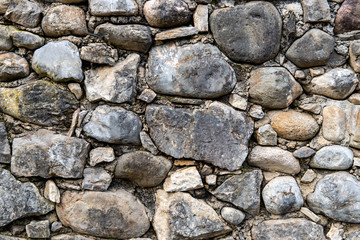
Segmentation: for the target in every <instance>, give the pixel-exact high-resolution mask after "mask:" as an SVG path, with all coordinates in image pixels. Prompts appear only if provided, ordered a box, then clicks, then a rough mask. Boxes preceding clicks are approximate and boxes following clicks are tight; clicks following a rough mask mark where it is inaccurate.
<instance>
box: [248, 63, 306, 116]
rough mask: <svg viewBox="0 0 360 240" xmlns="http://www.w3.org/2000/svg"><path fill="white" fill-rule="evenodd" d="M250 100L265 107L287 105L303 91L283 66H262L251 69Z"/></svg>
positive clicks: (277, 107) (284, 106)
mask: <svg viewBox="0 0 360 240" xmlns="http://www.w3.org/2000/svg"><path fill="white" fill-rule="evenodd" d="M249 84H250V89H249V94H250V101H251V102H254V103H257V104H260V105H261V106H263V107H266V108H272V109H279V108H286V107H288V106H289V105H290V104H291V103H292V102H293V101H294V100H295V99H296V98H297V97H299V96H300V95H301V93H302V92H303V90H302V87H301V85H300V84H299V83H298V82H297V81H296V80H295V79H294V77H293V76H292V75H291V74H290V73H289V72H288V71H287V70H286V69H285V68H283V67H264V68H258V69H256V70H253V71H251V76H250V78H249Z"/></svg>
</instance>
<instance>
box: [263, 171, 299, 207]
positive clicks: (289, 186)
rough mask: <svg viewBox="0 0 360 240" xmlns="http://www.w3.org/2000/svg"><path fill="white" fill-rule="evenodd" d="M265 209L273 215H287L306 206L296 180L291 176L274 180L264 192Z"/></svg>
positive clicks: (267, 185)
mask: <svg viewBox="0 0 360 240" xmlns="http://www.w3.org/2000/svg"><path fill="white" fill-rule="evenodd" d="M262 198H263V201H264V204H265V208H266V210H267V211H268V212H270V213H272V214H285V213H289V212H294V211H298V210H300V208H301V207H302V206H303V204H304V199H303V198H302V196H301V191H300V188H299V186H298V185H297V183H296V181H295V179H294V178H293V177H290V176H284V177H277V178H274V179H272V180H271V181H270V182H268V184H266V186H265V187H264V189H263V191H262Z"/></svg>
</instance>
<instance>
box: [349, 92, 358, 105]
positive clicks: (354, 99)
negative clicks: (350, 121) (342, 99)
mask: <svg viewBox="0 0 360 240" xmlns="http://www.w3.org/2000/svg"><path fill="white" fill-rule="evenodd" d="M348 101H349V102H351V103H352V104H355V105H360V93H353V94H351V96H350V97H349V98H348Z"/></svg>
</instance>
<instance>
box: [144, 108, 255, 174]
mask: <svg viewBox="0 0 360 240" xmlns="http://www.w3.org/2000/svg"><path fill="white" fill-rule="evenodd" d="M145 116H146V122H147V124H148V126H149V129H150V136H151V138H152V139H153V140H154V142H155V144H156V146H157V147H158V149H159V150H160V151H162V152H164V153H166V154H168V155H170V156H172V157H175V158H192V159H195V160H202V161H205V162H208V163H212V164H213V165H215V166H218V167H221V168H226V169H228V170H231V171H233V170H237V169H239V168H240V167H241V165H242V163H243V162H244V161H245V159H246V156H247V154H248V141H249V138H250V136H251V135H252V133H253V121H252V120H251V118H250V117H248V116H247V115H246V114H245V113H243V112H239V111H236V110H234V109H233V108H231V107H229V106H227V105H225V104H222V103H219V102H213V103H211V104H210V106H209V107H208V108H207V109H194V110H188V109H183V108H177V109H175V108H173V107H168V106H162V105H160V106H157V105H150V106H148V107H147V109H146V113H145Z"/></svg>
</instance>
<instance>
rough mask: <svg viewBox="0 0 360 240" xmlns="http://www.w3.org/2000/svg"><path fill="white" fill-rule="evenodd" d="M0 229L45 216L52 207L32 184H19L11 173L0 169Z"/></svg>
mask: <svg viewBox="0 0 360 240" xmlns="http://www.w3.org/2000/svg"><path fill="white" fill-rule="evenodd" d="M0 196H1V201H0V227H2V226H5V225H7V224H9V223H11V222H12V221H14V220H16V219H19V218H22V217H27V216H38V215H42V214H46V213H48V212H50V211H52V210H53V209H54V205H52V204H51V203H50V202H48V201H47V200H46V199H44V198H43V197H42V196H41V195H40V193H39V190H38V189H37V188H36V186H35V185H34V184H33V183H30V182H26V183H21V182H20V181H17V180H16V179H15V177H14V176H12V175H11V173H10V172H9V171H7V170H5V169H2V168H0Z"/></svg>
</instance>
